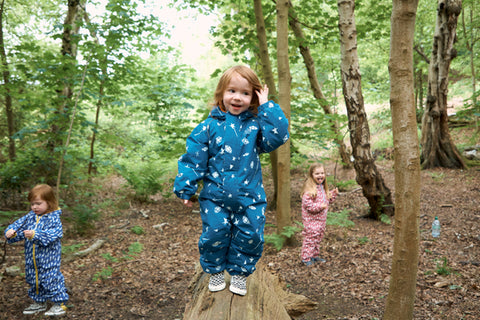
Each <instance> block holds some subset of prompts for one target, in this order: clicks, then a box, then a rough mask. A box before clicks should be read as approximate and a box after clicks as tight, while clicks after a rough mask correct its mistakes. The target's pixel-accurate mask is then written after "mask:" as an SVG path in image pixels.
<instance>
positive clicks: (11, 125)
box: [0, 0, 16, 161]
mask: <svg viewBox="0 0 480 320" xmlns="http://www.w3.org/2000/svg"><path fill="white" fill-rule="evenodd" d="M4 5H5V0H3V1H2V3H1V4H0V56H1V59H2V68H3V72H2V73H3V85H4V87H5V91H4V92H5V114H6V116H7V132H8V158H9V160H10V161H14V160H15V157H16V150H15V140H14V139H13V135H14V133H15V131H16V130H15V115H14V113H13V107H12V95H11V90H10V70H9V66H8V62H7V53H6V51H5V41H4V38H3V14H4Z"/></svg>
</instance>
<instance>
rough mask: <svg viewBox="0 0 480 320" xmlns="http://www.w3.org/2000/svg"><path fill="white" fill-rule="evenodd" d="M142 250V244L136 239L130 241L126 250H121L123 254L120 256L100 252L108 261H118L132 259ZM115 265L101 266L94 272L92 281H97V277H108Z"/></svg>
mask: <svg viewBox="0 0 480 320" xmlns="http://www.w3.org/2000/svg"><path fill="white" fill-rule="evenodd" d="M142 251H143V244H142V243H140V242H138V241H137V242H133V243H131V244H130V246H129V247H128V252H123V256H121V257H120V258H117V257H114V256H112V255H111V254H110V253H103V254H101V256H102V257H103V258H105V259H106V260H107V261H108V262H109V263H119V262H122V261H127V260H132V259H134V258H135V257H136V256H137V255H138V254H140V253H141V252H142ZM115 267H116V266H115V265H114V266H107V267H105V268H102V270H100V271H98V272H96V273H95V274H94V276H93V278H92V281H97V280H99V279H101V280H106V279H108V278H110V277H111V276H112V275H113V272H114V268H115Z"/></svg>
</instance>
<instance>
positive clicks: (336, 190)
mask: <svg viewBox="0 0 480 320" xmlns="http://www.w3.org/2000/svg"><path fill="white" fill-rule="evenodd" d="M331 195H332V197H336V196H338V188H335V189H333V190H332V192H331Z"/></svg>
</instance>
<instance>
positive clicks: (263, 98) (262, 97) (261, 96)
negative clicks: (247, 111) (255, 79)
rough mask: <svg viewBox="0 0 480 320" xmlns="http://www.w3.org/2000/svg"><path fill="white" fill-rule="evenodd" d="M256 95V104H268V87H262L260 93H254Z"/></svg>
mask: <svg viewBox="0 0 480 320" xmlns="http://www.w3.org/2000/svg"><path fill="white" fill-rule="evenodd" d="M255 92H256V93H257V96H258V102H259V103H260V105H262V104H264V103H265V102H268V87H267V85H264V86H263V89H261V90H260V91H258V90H257V91H255Z"/></svg>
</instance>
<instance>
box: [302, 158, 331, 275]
mask: <svg viewBox="0 0 480 320" xmlns="http://www.w3.org/2000/svg"><path fill="white" fill-rule="evenodd" d="M337 195H338V189H337V188H335V189H334V190H332V192H329V191H328V185H327V181H326V175H325V168H324V166H323V165H322V164H319V163H317V164H313V165H312V166H311V167H310V169H309V170H308V177H307V180H306V181H305V184H304V186H303V190H302V220H303V226H304V229H303V231H302V235H303V246H302V262H303V263H304V264H305V265H307V266H310V265H312V264H313V263H314V262H317V261H322V262H325V260H324V259H321V258H320V257H319V255H320V242H321V241H322V239H323V236H324V235H325V227H326V224H327V211H328V206H329V205H330V204H331V203H332V202H333V201H335V199H336V197H337Z"/></svg>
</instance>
